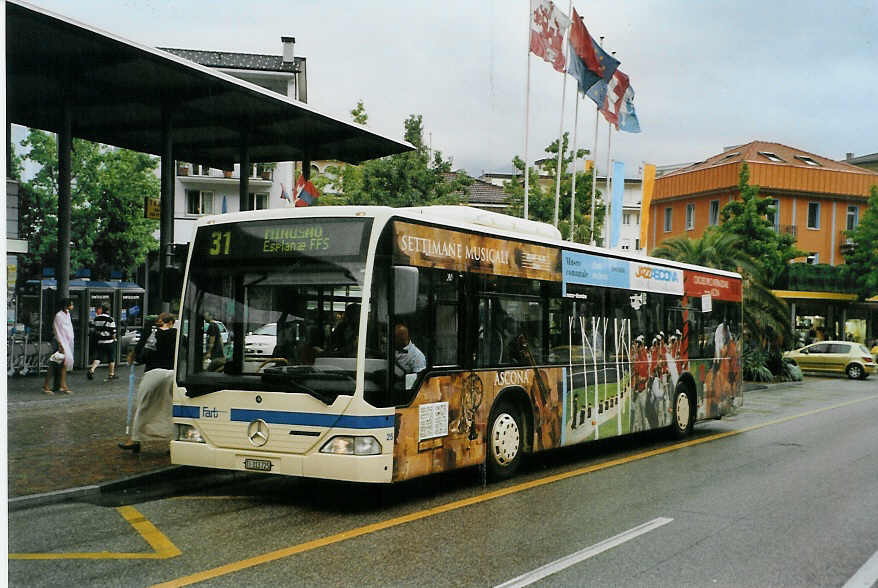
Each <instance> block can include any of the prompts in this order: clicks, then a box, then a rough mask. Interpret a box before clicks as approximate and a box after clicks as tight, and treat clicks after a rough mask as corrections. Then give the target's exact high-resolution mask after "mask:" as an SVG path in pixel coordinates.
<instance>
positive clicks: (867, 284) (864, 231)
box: [842, 186, 878, 298]
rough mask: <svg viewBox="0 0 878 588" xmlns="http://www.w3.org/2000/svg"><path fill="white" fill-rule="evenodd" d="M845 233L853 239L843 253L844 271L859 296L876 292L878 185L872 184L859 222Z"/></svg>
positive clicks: (877, 273)
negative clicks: (852, 242)
mask: <svg viewBox="0 0 878 588" xmlns="http://www.w3.org/2000/svg"><path fill="white" fill-rule="evenodd" d="M846 235H847V236H848V237H851V238H852V239H853V241H854V249H853V252H851V253H848V254H847V255H845V259H844V266H842V267H844V271H845V273H846V274H847V275H848V276H849V277H850V278H851V279H852V280H853V281H854V284H855V285H856V291H857V294H858V295H859V296H860V298H869V297H870V296H874V295H876V294H878V261H876V260H878V186H872V189H871V191H870V196H869V201H868V204H867V205H866V212H865V214H864V215H863V218H862V220H860V224H858V225H857V227H856V228H855V229H854V230H853V231H847V232H846Z"/></svg>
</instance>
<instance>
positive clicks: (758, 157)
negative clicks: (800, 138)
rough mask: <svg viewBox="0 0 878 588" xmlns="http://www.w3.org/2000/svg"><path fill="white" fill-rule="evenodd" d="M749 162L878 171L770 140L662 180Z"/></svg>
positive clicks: (732, 150)
mask: <svg viewBox="0 0 878 588" xmlns="http://www.w3.org/2000/svg"><path fill="white" fill-rule="evenodd" d="M742 161H746V162H748V163H763V164H769V165H772V164H773V165H778V166H789V167H799V168H807V169H827V170H833V171H845V172H853V173H860V174H874V173H875V172H872V171H869V170H867V169H863V168H862V167H857V166H855V165H851V164H850V163H846V162H844V161H835V160H833V159H829V158H827V157H823V156H822V155H817V154H814V153H809V152H807V151H804V150H802V149H796V148H795V147H789V146H787V145H783V144H781V143H772V142H768V141H753V142H751V143H747V144H746V145H738V146H736V147H729V148H728V149H726V150H725V151H723V152H722V153H720V154H718V155H713V156H711V157H708V158H707V159H705V160H704V161H702V162H699V163H694V164H692V165H690V166H687V167H683V168H680V169H677V170H674V171H671V172H669V173H667V174H664V176H663V177H670V176H675V175H678V174H685V173H689V172H692V171H698V170H702V169H708V168H711V167H715V166H719V165H725V164H728V163H740V162H742Z"/></svg>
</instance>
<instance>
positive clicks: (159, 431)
mask: <svg viewBox="0 0 878 588" xmlns="http://www.w3.org/2000/svg"><path fill="white" fill-rule="evenodd" d="M174 320H175V319H174V316H173V315H171V314H169V313H167V312H163V313H162V314H160V315H159V317H158V318H157V319H156V322H155V326H154V327H153V329H152V331H151V332H150V333H149V335H148V336H143V335H141V337H140V341H139V342H138V343H137V347H136V348H135V349H134V351H132V352H130V353H129V354H128V363H129V364H130V363H132V362H133V361H134V358H135V356H140V357H142V358H143V361H144V363H145V364H146V365H145V366H144V368H143V377H142V378H141V380H140V385H139V386H138V387H137V404H136V407H135V410H134V426H133V427H132V428H131V438H130V439H129V440H128V442H127V443H119V448H120V449H126V450H128V451H131V452H132V453H140V443H141V441H162V440H170V439H171V433H172V431H173V423H172V422H171V412H172V399H171V394H172V393H173V386H174V347H175V345H176V343H177V329H175V328H174ZM144 335H145V333H144Z"/></svg>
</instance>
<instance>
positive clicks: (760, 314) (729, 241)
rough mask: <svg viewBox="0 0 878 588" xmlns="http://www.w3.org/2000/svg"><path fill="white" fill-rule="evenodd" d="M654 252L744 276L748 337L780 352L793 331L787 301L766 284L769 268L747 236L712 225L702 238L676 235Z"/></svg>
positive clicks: (662, 256) (745, 318)
mask: <svg viewBox="0 0 878 588" xmlns="http://www.w3.org/2000/svg"><path fill="white" fill-rule="evenodd" d="M652 255H653V256H654V257H661V258H664V259H672V260H674V261H681V262H683V263H692V264H696V265H703V266H707V267H713V268H717V269H723V270H728V271H737V272H739V273H741V275H742V276H743V278H744V316H743V321H744V339H745V341H749V342H750V343H751V344H753V345H756V346H759V347H761V348H763V349H766V350H771V349H772V348H775V349H774V350H775V351H776V352H777V354H779V352H780V350H782V349H783V343H784V341H785V340H786V339H787V338H788V337H789V336H790V334H791V333H792V324H791V321H790V313H789V310H788V307H787V304H786V302H784V301H783V300H781V299H779V298H777V297H776V296H775V295H774V294H772V293H771V290H770V289H769V288H768V287H767V286H766V285H765V271H764V269H763V268H762V266H761V264H760V263H759V260H756V259H753V257H752V256H751V255H750V254H748V253H747V252H746V251H745V249H744V247H743V238H742V237H741V236H740V235H736V234H734V233H726V232H722V231H719V230H716V229H708V230H707V231H705V233H704V235H702V236H701V237H700V238H698V239H688V238H686V237H675V238H672V239H668V240H666V241H663V242H662V244H661V245H659V246H658V247H656V248H655V249H654V250H653V252H652Z"/></svg>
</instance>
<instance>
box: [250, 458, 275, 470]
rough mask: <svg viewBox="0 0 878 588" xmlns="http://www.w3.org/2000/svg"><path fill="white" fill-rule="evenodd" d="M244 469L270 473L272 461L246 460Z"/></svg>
mask: <svg viewBox="0 0 878 588" xmlns="http://www.w3.org/2000/svg"><path fill="white" fill-rule="evenodd" d="M244 469H248V470H256V471H258V472H270V471H271V461H269V460H267V459H250V458H245V459H244Z"/></svg>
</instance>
